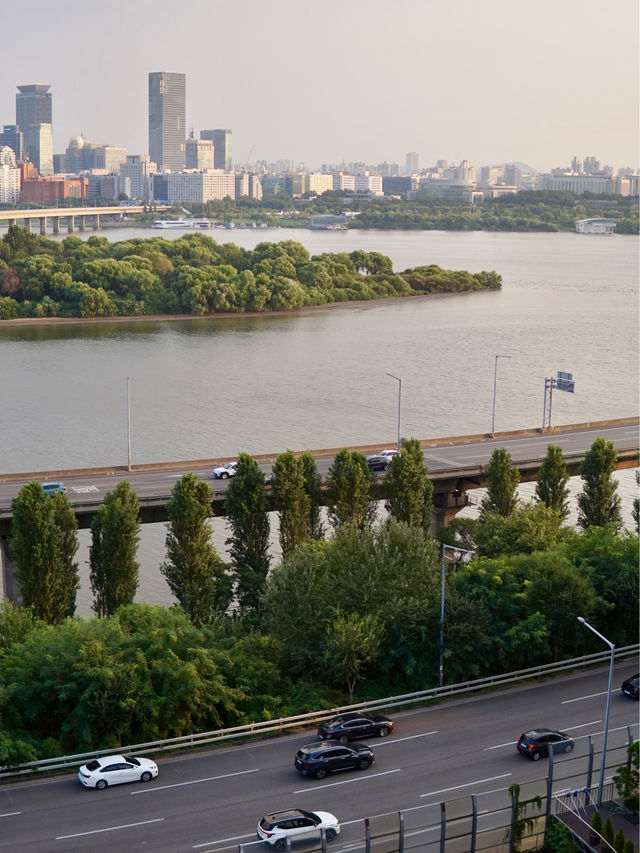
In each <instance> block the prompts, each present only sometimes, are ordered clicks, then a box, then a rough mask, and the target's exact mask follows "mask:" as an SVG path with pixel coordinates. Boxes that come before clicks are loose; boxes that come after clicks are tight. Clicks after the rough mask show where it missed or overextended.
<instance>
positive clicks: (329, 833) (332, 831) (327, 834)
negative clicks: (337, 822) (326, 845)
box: [324, 829, 337, 841]
mask: <svg viewBox="0 0 640 853" xmlns="http://www.w3.org/2000/svg"><path fill="white" fill-rule="evenodd" d="M336 835H337V832H336V831H335V829H328V830H327V831H326V832H325V834H324V837H325V838H326V839H327V841H333V839H334V838H335V837H336Z"/></svg>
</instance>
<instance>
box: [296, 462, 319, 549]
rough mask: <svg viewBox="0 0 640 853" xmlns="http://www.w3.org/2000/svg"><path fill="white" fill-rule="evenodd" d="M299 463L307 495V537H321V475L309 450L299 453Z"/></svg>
mask: <svg viewBox="0 0 640 853" xmlns="http://www.w3.org/2000/svg"><path fill="white" fill-rule="evenodd" d="M299 461H300V464H301V465H302V473H303V476H304V488H305V491H306V493H307V495H308V496H309V538H310V539H322V537H323V536H324V525H323V523H322V516H321V511H322V510H321V507H322V504H323V500H322V497H323V495H322V477H321V476H320V473H319V472H318V466H317V465H316V460H315V459H314V458H313V454H312V453H311V451H310V450H305V451H304V452H303V453H301V454H300V459H299Z"/></svg>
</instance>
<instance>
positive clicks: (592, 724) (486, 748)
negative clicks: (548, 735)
mask: <svg viewBox="0 0 640 853" xmlns="http://www.w3.org/2000/svg"><path fill="white" fill-rule="evenodd" d="M601 722H602V720H591V722H590V723H580V725H579V726H567V729H571V730H572V731H573V729H584V728H585V727H586V726H595V724H596V723H601ZM517 743H518V741H517V740H510V741H507V743H498V744H496V745H495V746H485V748H484V750H483V751H484V752H489V750H490V749H501V748H502V747H503V746H513V745H514V744H517Z"/></svg>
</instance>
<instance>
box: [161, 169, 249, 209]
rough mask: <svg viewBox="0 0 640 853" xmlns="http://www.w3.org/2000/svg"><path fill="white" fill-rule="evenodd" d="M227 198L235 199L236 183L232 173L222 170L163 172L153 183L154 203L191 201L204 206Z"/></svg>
mask: <svg viewBox="0 0 640 853" xmlns="http://www.w3.org/2000/svg"><path fill="white" fill-rule="evenodd" d="M156 185H157V189H156ZM158 192H159V193H160V195H158ZM227 197H228V198H235V197H236V181H235V175H234V174H233V172H225V171H224V170H223V169H206V170H204V171H201V172H196V171H195V170H194V171H188V172H186V171H185V172H163V173H161V174H158V175H157V177H156V180H155V181H154V200H156V201H171V202H174V201H184V202H190V201H191V202H198V203H200V204H204V203H205V202H207V201H213V200H214V199H223V198H227Z"/></svg>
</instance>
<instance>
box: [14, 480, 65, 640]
mask: <svg viewBox="0 0 640 853" xmlns="http://www.w3.org/2000/svg"><path fill="white" fill-rule="evenodd" d="M11 508H12V511H13V533H12V536H11V552H12V554H13V557H14V559H15V561H16V569H17V570H16V575H17V578H18V581H19V583H20V592H21V595H22V601H23V604H24V605H25V607H31V608H32V609H33V613H34V616H36V617H37V618H39V619H42V620H43V621H44V622H48V623H51V624H54V623H57V622H62V621H63V619H66V618H67V616H73V614H74V612H75V608H76V590H77V589H78V586H79V583H80V581H79V578H78V564H77V563H76V562H74V559H73V558H74V557H75V554H76V551H77V550H78V538H77V533H76V531H77V529H78V522H77V521H76V517H75V514H74V512H73V510H72V508H71V505H70V504H69V501H68V500H67V498H66V495H63V494H61V493H60V492H56V493H55V494H53V495H46V494H45V493H44V492H43V490H42V486H41V485H40V483H38V482H36V481H35V480H32V481H31V482H30V483H27V484H26V485H25V486H23V487H22V488H21V489H20V491H19V492H18V496H17V497H16V498H14V499H13V501H12V502H11Z"/></svg>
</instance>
